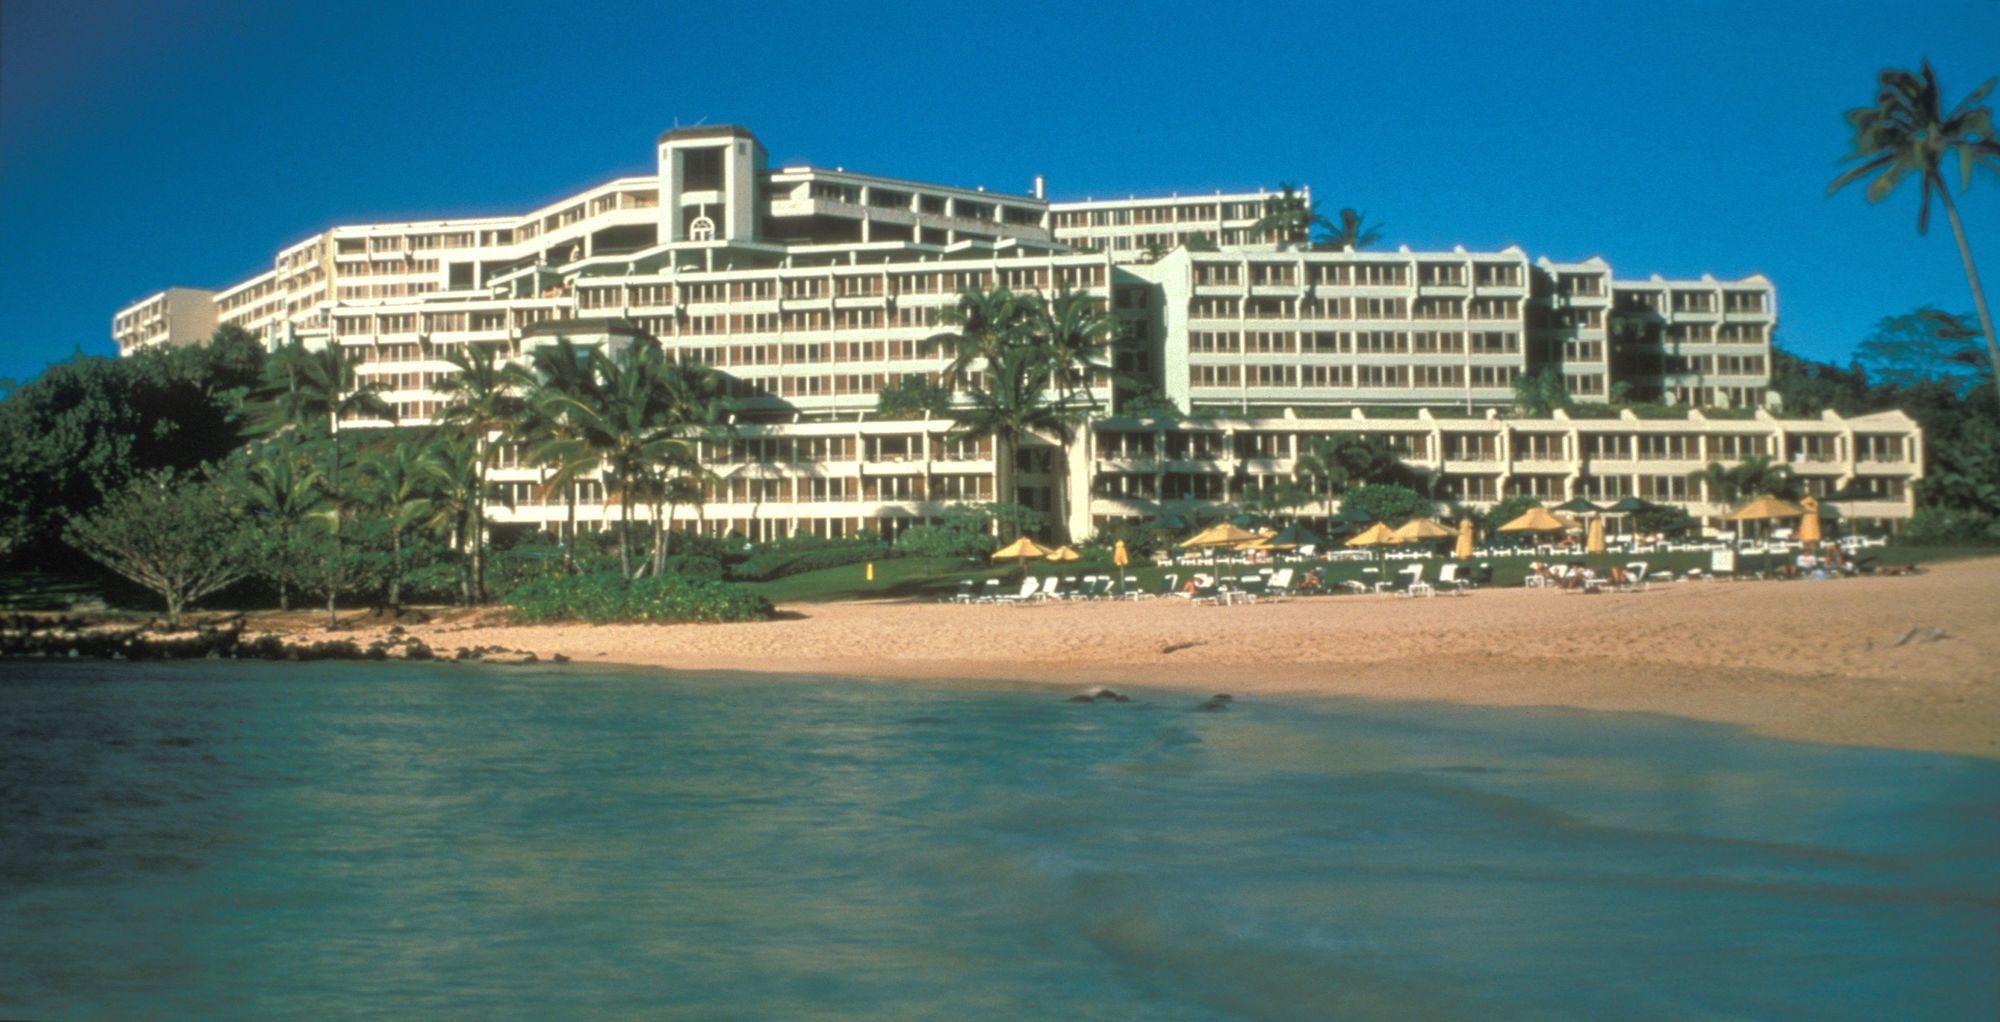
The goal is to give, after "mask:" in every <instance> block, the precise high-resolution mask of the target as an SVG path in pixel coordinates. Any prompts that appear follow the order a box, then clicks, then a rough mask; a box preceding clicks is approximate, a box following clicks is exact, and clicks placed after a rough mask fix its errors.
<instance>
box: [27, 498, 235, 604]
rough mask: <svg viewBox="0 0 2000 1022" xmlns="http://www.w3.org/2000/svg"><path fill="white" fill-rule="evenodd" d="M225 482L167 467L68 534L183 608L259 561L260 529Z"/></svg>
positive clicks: (75, 523)
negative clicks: (241, 512) (242, 513)
mask: <svg viewBox="0 0 2000 1022" xmlns="http://www.w3.org/2000/svg"><path fill="white" fill-rule="evenodd" d="M231 504H232V502H231V501H230V499H229V498H228V497H227V496H226V495H225V494H224V492H223V490H222V487H221V486H219V485H217V484H215V483H214V482H210V481H202V480H192V479H177V478H175V476H174V474H173V473H171V472H168V471H165V470H158V471H154V472H150V473H147V474H145V475H142V476H140V477H139V478H137V479H134V480H133V481H132V483H131V484H130V485H129V486H127V487H125V488H124V489H122V490H120V491H118V492H117V493H114V494H112V495H111V496H110V497H109V498H107V499H106V500H105V501H104V503H103V504H102V505H101V506H99V507H98V508H97V510H96V511H94V512H91V513H90V514H85V515H78V516H76V517H74V518H72V519H71V520H70V523H69V528H68V529H67V530H66V531H65V532H64V534H63V538H64V539H65V540H66V541H67V542H68V543H69V544H70V545H71V546H74V547H76V548H77V549H78V550H81V551H83V552H84V553H85V554H87V555H89V556H90V558H91V559H92V560H95V561H97V562H98V563H100V564H103V565H104V566H105V567H107V568H110V569H111V570H112V571H115V572H117V573H118V574H120V575H123V576H124V577H126V578H128V579H130V580H132V581H133V582H136V583H138V584H139V585H141V586H144V587H145V588H146V589H148V590H150V591H151V592H153V593H154V594H156V595H158V596H159V597H160V599H161V601H162V602H164V603H165V604H166V607H167V627H168V628H179V627H180V623H181V611H183V610H185V609H186V608H187V606H188V605H189V604H191V603H193V602H194V601H196V600H199V599H201V598H202V597H204V596H207V595H209V594H211V593H215V592H219V591H221V590H222V589H225V588H227V587H228V586H230V585H231V584H233V583H235V582H236V581H237V580H239V579H241V578H243V577H244V576H246V575H248V574H249V573H250V571H251V569H252V567H253V566H254V565H255V564H256V556H255V553H254V543H255V540H254V534H253V533H252V531H251V529H250V527H249V526H248V525H247V524H246V523H245V522H244V521H243V519H242V518H241V517H239V516H238V515H237V514H236V513H235V510H234V508H233V507H232V506H231Z"/></svg>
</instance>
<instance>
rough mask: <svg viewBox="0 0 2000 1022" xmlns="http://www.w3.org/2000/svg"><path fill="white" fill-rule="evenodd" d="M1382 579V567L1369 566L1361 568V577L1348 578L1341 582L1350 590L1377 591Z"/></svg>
mask: <svg viewBox="0 0 2000 1022" xmlns="http://www.w3.org/2000/svg"><path fill="white" fill-rule="evenodd" d="M1381 580H1382V570H1381V569H1380V568H1373V567H1369V568H1363V569H1361V577H1360V578H1359V579H1348V580H1347V581H1344V582H1342V583H1340V586H1341V588H1343V589H1346V590H1348V591H1349V592H1356V593H1372V592H1375V590H1376V585H1377V584H1378V583H1379V582H1381Z"/></svg>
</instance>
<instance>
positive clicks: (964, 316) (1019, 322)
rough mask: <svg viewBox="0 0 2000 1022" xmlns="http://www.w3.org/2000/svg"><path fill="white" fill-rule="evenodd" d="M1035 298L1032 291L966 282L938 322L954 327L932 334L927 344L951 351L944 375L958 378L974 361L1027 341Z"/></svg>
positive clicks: (1032, 319)
mask: <svg viewBox="0 0 2000 1022" xmlns="http://www.w3.org/2000/svg"><path fill="white" fill-rule="evenodd" d="M1035 308H1036V301H1035V299H1034V296H1032V295H1020V294H1015V293H1014V292H1013V291H1011V290H1009V289H1007V288H1005V287H994V288H991V289H989V290H984V291H982V290H980V289H979V288H976V287H973V286H971V285H967V286H965V287H963V288H961V289H959V292H958V299H957V301H955V302H953V303H952V304H951V305H950V306H949V307H947V308H944V309H940V310H939V311H938V314H937V324H938V325H939V326H943V327H951V328H953V329H950V330H945V331H942V332H940V333H936V334H933V335H931V336H930V337H929V338H928V339H927V340H926V342H925V343H926V345H928V346H929V347H932V348H939V347H942V348H944V349H945V350H947V351H948V352H950V354H951V364H950V365H947V366H946V367H945V370H944V371H945V376H946V377H949V378H955V377H958V376H959V375H961V374H963V373H964V372H965V371H966V370H968V369H970V368H971V367H972V364H973V363H974V362H977V361H980V360H985V361H987V362H989V363H990V362H991V361H992V360H993V359H995V358H996V357H998V356H999V354H1000V352H1002V351H1004V350H1007V349H1010V348H1014V347H1018V346H1022V345H1024V344H1026V343H1027V342H1028V335H1029V333H1030V331H1031V330H1032V328H1033V322H1034V318H1035Z"/></svg>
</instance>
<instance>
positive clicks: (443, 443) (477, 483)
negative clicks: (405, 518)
mask: <svg viewBox="0 0 2000 1022" xmlns="http://www.w3.org/2000/svg"><path fill="white" fill-rule="evenodd" d="M479 462H480V457H479V447H478V445H477V444H476V443H474V442H473V440H472V438H471V437H468V436H459V435H455V434H450V433H444V434H439V435H438V436H437V437H436V439H435V440H434V441H433V442H432V443H431V445H430V446H429V447H427V448H425V450H424V453H423V460H422V471H423V475H424V477H425V479H426V480H427V481H428V482H429V483H430V484H431V486H432V487H433V491H432V494H431V499H430V504H429V506H428V513H427V514H425V515H424V516H423V524H424V525H425V526H426V527H428V528H431V529H434V530H436V531H438V532H441V533H444V534H445V535H446V536H447V537H448V541H449V542H450V543H451V545H452V547H453V548H454V549H456V550H458V551H459V552H460V554H461V555H462V554H464V552H465V544H466V542H467V538H468V537H469V536H471V535H472V529H473V528H474V525H475V515H476V511H475V508H476V507H477V506H478V504H479V503H480V501H481V498H482V496H483V493H482V490H483V488H484V479H485V473H484V471H483V470H482V469H481V467H480V463H479ZM471 564H472V561H471V558H470V557H465V556H461V557H460V559H459V562H458V596H459V602H461V603H464V604H466V605H470V604H471V603H472V569H471Z"/></svg>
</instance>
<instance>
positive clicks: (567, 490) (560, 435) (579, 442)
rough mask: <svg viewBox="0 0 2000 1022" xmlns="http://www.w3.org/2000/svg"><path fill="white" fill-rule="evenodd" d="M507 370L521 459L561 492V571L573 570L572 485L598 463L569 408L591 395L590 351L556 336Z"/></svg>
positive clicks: (586, 401)
mask: <svg viewBox="0 0 2000 1022" xmlns="http://www.w3.org/2000/svg"><path fill="white" fill-rule="evenodd" d="M508 371H509V373H510V374H511V375H512V377H513V382H514V386H515V387H516V389H517V390H518V392H519V393H520V395H521V405H522V409H523V415H522V417H521V420H520V422H519V423H517V425H516V427H515V435H516V436H518V437H519V438H520V440H521V443H522V445H523V446H522V452H521V455H522V458H523V459H524V460H526V461H527V462H528V463H529V464H531V465H534V466H536V467H538V468H539V469H541V472H542V486H543V487H544V489H545V490H546V489H550V488H553V489H555V490H557V491H559V492H560V493H561V494H562V498H563V537H562V539H563V543H562V551H563V553H562V570H563V574H565V575H568V574H571V573H572V572H573V571H574V569H575V557H576V486H577V483H578V482H579V481H581V480H582V479H584V478H585V477H587V476H588V475H590V474H591V473H592V472H595V471H596V470H597V466H598V458H597V453H596V452H595V451H594V450H592V448H591V446H590V444H589V443H588V441H586V440H585V438H584V435H583V430H582V429H581V428H580V427H579V426H578V425H577V424H576V419H575V416H574V415H573V414H572V413H571V410H570V409H571V406H572V404H584V405H588V404H590V403H591V402H592V401H594V400H595V399H596V390H595V388H596V379H595V377H594V376H593V375H592V374H591V369H590V363H589V355H588V353H587V352H586V351H584V350H583V349H580V348H578V347H577V346H576V345H575V343H573V342H572V341H571V340H570V339H569V338H567V337H558V338H556V340H555V343H554V344H549V345H544V346H541V347H538V348H535V349H534V350H533V351H532V352H531V353H530V354H529V356H528V364H526V365H516V366H513V367H511V368H510V369H509V370H508Z"/></svg>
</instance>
